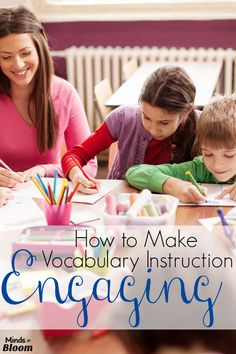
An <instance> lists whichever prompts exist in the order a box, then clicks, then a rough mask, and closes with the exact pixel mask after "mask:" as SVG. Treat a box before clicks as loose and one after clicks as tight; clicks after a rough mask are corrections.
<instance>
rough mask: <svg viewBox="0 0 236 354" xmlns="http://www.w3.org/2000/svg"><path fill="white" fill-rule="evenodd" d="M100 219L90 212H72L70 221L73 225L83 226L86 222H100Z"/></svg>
mask: <svg viewBox="0 0 236 354" xmlns="http://www.w3.org/2000/svg"><path fill="white" fill-rule="evenodd" d="M98 219H100V217H99V216H98V215H96V214H94V213H91V212H89V211H82V212H81V211H79V212H72V215H71V218H70V221H71V222H72V223H73V224H82V223H85V222H89V221H94V220H98Z"/></svg>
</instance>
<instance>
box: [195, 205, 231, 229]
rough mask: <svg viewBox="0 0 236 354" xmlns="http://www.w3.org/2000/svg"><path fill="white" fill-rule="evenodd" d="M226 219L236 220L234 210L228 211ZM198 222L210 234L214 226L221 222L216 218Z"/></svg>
mask: <svg viewBox="0 0 236 354" xmlns="http://www.w3.org/2000/svg"><path fill="white" fill-rule="evenodd" d="M226 219H228V220H236V208H232V209H230V211H229V212H228V213H227V214H226ZM198 221H199V222H200V224H202V225H203V226H205V228H206V229H207V230H209V231H210V232H211V231H212V230H213V227H214V225H216V224H217V223H220V222H221V220H220V218H219V217H218V216H216V217H213V218H204V219H199V220H198Z"/></svg>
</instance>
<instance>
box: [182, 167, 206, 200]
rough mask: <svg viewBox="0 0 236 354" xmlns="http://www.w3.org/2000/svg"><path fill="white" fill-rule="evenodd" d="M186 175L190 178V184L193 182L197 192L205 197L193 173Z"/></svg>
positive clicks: (187, 172)
mask: <svg viewBox="0 0 236 354" xmlns="http://www.w3.org/2000/svg"><path fill="white" fill-rule="evenodd" d="M185 175H186V176H187V177H188V179H189V182H191V183H192V184H193V185H194V186H195V187H196V188H197V190H198V191H199V192H200V193H201V194H202V195H204V192H203V189H202V188H201V187H200V186H199V185H198V184H197V181H196V180H195V178H194V177H193V175H192V173H191V172H190V171H189V170H188V171H186V172H185Z"/></svg>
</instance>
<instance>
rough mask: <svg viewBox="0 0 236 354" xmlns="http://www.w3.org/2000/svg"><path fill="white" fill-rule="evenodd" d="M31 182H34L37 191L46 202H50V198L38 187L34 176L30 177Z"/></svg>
mask: <svg viewBox="0 0 236 354" xmlns="http://www.w3.org/2000/svg"><path fill="white" fill-rule="evenodd" d="M31 180H32V182H33V183H34V185H35V186H36V187H37V188H38V190H39V192H40V193H41V194H42V196H43V197H44V198H45V200H46V202H47V203H48V204H51V203H50V199H49V198H48V196H47V195H46V194H45V193H44V191H43V190H42V188H41V187H40V185H39V183H38V182H37V181H36V179H35V178H34V177H32V178H31Z"/></svg>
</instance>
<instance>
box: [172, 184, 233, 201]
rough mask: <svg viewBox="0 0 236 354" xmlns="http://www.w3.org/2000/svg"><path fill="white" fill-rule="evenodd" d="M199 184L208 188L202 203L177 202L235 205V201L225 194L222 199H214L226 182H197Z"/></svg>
mask: <svg viewBox="0 0 236 354" xmlns="http://www.w3.org/2000/svg"><path fill="white" fill-rule="evenodd" d="M199 184H200V185H201V186H203V187H206V188H207V189H208V194H207V201H206V202H204V203H199V204H194V203H179V205H198V206H236V202H235V201H233V200H232V199H230V198H229V196H228V195H226V196H225V197H224V198H222V199H216V196H217V195H218V194H220V193H221V192H222V190H223V189H224V188H225V187H228V186H229V185H228V184H208V183H199Z"/></svg>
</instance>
